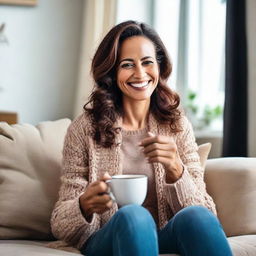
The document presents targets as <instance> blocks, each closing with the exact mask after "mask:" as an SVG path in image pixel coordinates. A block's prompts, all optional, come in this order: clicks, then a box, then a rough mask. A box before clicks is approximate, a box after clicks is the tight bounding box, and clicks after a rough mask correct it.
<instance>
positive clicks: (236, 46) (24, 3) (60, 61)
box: [0, 0, 256, 157]
mask: <svg viewBox="0 0 256 256" xmlns="http://www.w3.org/2000/svg"><path fill="white" fill-rule="evenodd" d="M128 19H134V20H137V21H141V22H146V23H148V24H150V25H151V26H153V27H154V28H155V29H156V31H157V32H158V33H159V35H160V37H161V38H162V40H163V42H164V44H165V45H166V47H167V49H168V52H169V55H170V57H171V60H172V63H173V73H172V75H171V77H170V79H169V82H168V84H169V86H170V87H171V88H172V89H174V90H176V91H177V92H178V93H179V94H180V96H181V103H182V106H183V108H184V109H185V111H186V113H187V115H188V117H189V119H190V120H191V122H192V124H193V127H194V130H195V134H196V138H197V141H198V143H199V144H201V143H203V142H207V141H210V142H212V144H213V148H212V151H211V155H210V157H219V156H221V155H223V156H256V135H255V131H256V106H255V105H256V104H255V98H256V69H255V66H256V53H255V47H256V1H255V0H237V1H234V0H0V117H2V119H4V118H5V119H6V120H7V119H8V118H11V116H13V115H14V116H16V115H17V120H16V119H15V118H14V122H18V123H30V124H34V125H36V124H38V123H39V122H41V121H46V120H56V119H59V118H66V117H67V118H70V119H73V118H75V117H76V116H77V115H79V114H80V113H81V112H82V107H83V105H84V103H85V102H86V101H87V98H88V96H89V95H90V93H91V90H92V87H93V82H92V80H91V77H90V62H91V59H92V56H93V54H94V52H95V49H96V47H97V45H98V44H99V42H100V41H101V39H102V38H103V36H104V35H105V34H106V32H107V31H108V30H109V29H110V28H111V27H112V26H113V25H115V24H117V23H120V22H122V21H125V20H128ZM8 114H9V116H8ZM8 120H11V119H8ZM0 121H1V120H0ZM2 121H3V120H2ZM11 121H12V120H11ZM11 121H10V122H11Z"/></svg>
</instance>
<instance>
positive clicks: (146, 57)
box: [119, 56, 153, 64]
mask: <svg viewBox="0 0 256 256" xmlns="http://www.w3.org/2000/svg"><path fill="white" fill-rule="evenodd" d="M149 58H151V59H153V57H151V56H145V57H143V58H141V59H140V60H145V59H149ZM123 61H134V60H133V59H130V58H127V59H123V60H121V61H120V62H119V64H120V63H121V62H123Z"/></svg>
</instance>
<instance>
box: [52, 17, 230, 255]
mask: <svg viewBox="0 0 256 256" xmlns="http://www.w3.org/2000/svg"><path fill="white" fill-rule="evenodd" d="M171 70H172V69H171V63H170V60H169V57H168V54H167V52H166V49H165V46H164V45H163V43H162V41H161V39H160V38H159V36H158V34H157V33H156V32H155V31H154V30H153V29H152V28H150V27H149V26H148V25H146V24H144V23H139V22H136V21H131V20H130V21H126V22H123V23H120V24H118V25H116V26H115V27H113V28H112V29H111V30H110V31H109V32H108V34H107V35H106V36H105V37H104V39H103V40H102V42H101V43H100V45H99V47H98V49H97V50H96V53H95V55H94V57H93V60H92V75H93V78H94V83H95V86H94V90H93V92H92V94H91V97H90V100H89V102H88V103H87V104H85V106H84V113H83V114H82V115H80V116H79V117H78V118H77V119H76V120H74V121H73V123H72V124H71V126H70V127H69V129H68V132H67V135H66V139H65V144H64V150H63V152H64V155H63V173H64V176H63V178H62V186H61V190H60V198H59V201H58V202H57V204H56V206H55V209H54V211H53V213H52V219H51V223H52V231H53V233H54V234H55V236H56V237H58V238H60V239H63V240H65V241H66V242H68V243H70V244H73V245H76V246H77V247H78V248H79V249H80V250H81V252H82V253H83V254H84V255H88V256H95V255H109V256H111V255H116V256H121V255H122V256H126V255H127V256H128V255H129V256H130V255H133V256H139V255H147V256H158V254H159V252H160V253H178V254H180V255H191V256H198V255H207V256H221V255H225V256H230V255H231V251H230V248H229V245H228V243H227V239H226V237H225V233H224V232H223V230H222V227H221V225H220V223H219V221H218V219H217V218H216V216H215V215H216V208H215V205H214V202H213V200H212V198H211V197H210V195H209V194H208V193H207V191H206V189H205V183H204V175H203V169H202V167H201V165H200V161H199V156H198V153H197V150H198V147H197V145H196V143H195V137H194V134H193V130H192V127H191V125H190V123H189V121H188V120H187V118H186V117H185V116H184V114H183V112H182V111H181V110H180V109H179V96H178V95H177V94H176V93H175V92H174V91H172V90H171V89H170V88H169V87H168V85H167V79H168V77H169V75H170V74H171ZM117 174H118V175H122V174H124V175H144V176H147V178H148V191H147V195H146V198H145V201H144V202H143V204H142V205H138V204H136V202H134V201H133V203H132V204H129V205H123V204H122V205H119V204H118V203H117V201H115V200H113V197H111V194H110V193H109V188H108V183H109V181H108V180H110V179H111V176H110V175H112V176H114V175H117ZM122 189H123V190H122V192H124V191H125V190H124V187H123V188H122ZM133 189H134V191H135V187H133ZM114 193H115V192H114ZM116 193H118V192H116ZM124 193H125V192H124ZM126 193H129V192H126ZM135 193H136V192H135ZM115 196H116V195H115ZM116 198H117V197H116ZM67 216H69V218H67ZM209 230H210V231H209ZM216 244H218V248H216Z"/></svg>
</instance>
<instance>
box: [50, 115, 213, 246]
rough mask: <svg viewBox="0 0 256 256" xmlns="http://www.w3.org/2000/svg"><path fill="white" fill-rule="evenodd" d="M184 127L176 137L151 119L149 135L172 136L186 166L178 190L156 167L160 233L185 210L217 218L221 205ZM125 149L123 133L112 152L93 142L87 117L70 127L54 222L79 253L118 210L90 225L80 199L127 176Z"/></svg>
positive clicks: (185, 125)
mask: <svg viewBox="0 0 256 256" xmlns="http://www.w3.org/2000/svg"><path fill="white" fill-rule="evenodd" d="M180 125H181V128H182V130H183V131H182V132H179V133H177V134H172V133H171V131H170V127H169V126H168V125H160V124H159V123H158V122H157V121H156V119H155V118H154V117H153V115H152V114H150V115H149V119H148V129H149V131H151V132H152V133H154V134H159V135H160V134H161V135H166V136H172V137H173V138H174V140H175V142H176V144H177V147H178V153H179V155H180V158H181V160H182V163H183V166H184V172H183V175H182V177H181V178H180V179H179V180H178V181H176V182H175V183H173V184H167V183H166V182H165V170H164V167H163V165H162V164H160V163H153V169H154V173H155V182H156V194H157V204H158V205H157V210H158V220H159V223H158V227H159V228H163V227H164V226H165V225H166V224H167V222H168V220H169V219H170V218H171V217H172V216H173V215H175V214H176V213H177V212H178V211H179V210H181V209H182V208H184V207H186V206H190V205H203V206H206V207H207V208H208V209H210V210H211V211H212V212H213V213H214V214H216V208H215V204H214V202H213V200H212V198H211V197H210V196H209V195H208V194H207V192H206V188H205V183H204V173H203V169H202V167H201V165H200V161H199V156H198V153H197V150H198V147H197V144H196V143H195V137H194V134H193V130H192V127H191V124H190V123H189V121H188V120H187V118H186V117H185V116H182V118H181V120H180ZM121 126H122V120H121V119H119V120H118V121H117V123H116V127H121ZM121 143H122V133H121V132H119V133H118V135H117V136H116V139H115V146H113V147H112V148H103V147H101V146H99V145H97V144H96V143H95V141H94V140H93V138H92V125H91V119H90V118H89V117H88V116H87V114H85V113H83V114H82V115H80V116H79V117H78V118H77V119H75V120H74V121H73V122H72V124H71V125H70V126H69V128H68V132H67V134H66V137H65V143H64V149H63V163H62V164H63V175H62V177H61V181H62V185H61V188H60V192H59V200H58V202H57V203H56V205H55V208H54V210H53V213H52V218H51V226H52V232H53V234H54V236H55V237H56V238H58V239H60V240H63V241H65V242H66V243H68V244H70V245H72V246H75V247H77V248H78V249H79V248H81V247H82V246H83V244H84V243H85V242H86V240H87V239H88V238H89V237H90V236H91V235H92V234H93V233H95V232H96V231H97V230H99V229H100V228H101V227H102V226H103V225H104V224H105V223H106V222H107V221H108V220H109V219H110V218H111V216H112V215H113V214H114V213H115V212H116V211H117V210H118V207H117V205H116V204H115V203H114V204H113V206H112V208H111V209H110V210H109V211H107V212H105V213H103V214H93V218H92V220H91V222H87V221H86V219H85V218H84V216H83V214H82V212H81V210H80V206H79V197H80V195H81V194H82V193H83V192H84V191H85V190H86V187H87V185H88V183H91V182H94V181H96V180H98V179H99V178H100V177H101V176H102V175H103V174H104V173H105V172H106V171H108V172H109V174H110V175H115V174H121V173H122V163H121V157H120V155H121V152H120V151H121V149H120V148H121Z"/></svg>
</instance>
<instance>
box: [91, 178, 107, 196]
mask: <svg viewBox="0 0 256 256" xmlns="http://www.w3.org/2000/svg"><path fill="white" fill-rule="evenodd" d="M107 192H108V185H107V184H106V183H105V182H104V181H95V182H93V183H91V184H90V185H89V186H88V187H87V189H86V196H87V198H88V199H90V198H92V197H94V196H97V195H99V194H104V193H107Z"/></svg>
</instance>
